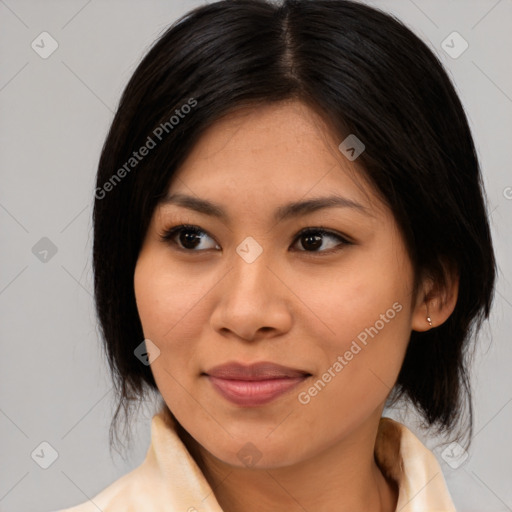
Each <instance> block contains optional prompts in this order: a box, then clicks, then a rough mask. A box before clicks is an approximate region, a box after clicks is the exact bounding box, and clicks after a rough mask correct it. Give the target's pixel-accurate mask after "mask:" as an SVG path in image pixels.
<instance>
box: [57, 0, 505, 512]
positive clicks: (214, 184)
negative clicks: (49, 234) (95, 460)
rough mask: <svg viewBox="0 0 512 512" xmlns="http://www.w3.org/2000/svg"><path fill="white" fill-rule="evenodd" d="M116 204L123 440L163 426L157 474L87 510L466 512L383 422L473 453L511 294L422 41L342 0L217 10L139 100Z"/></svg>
mask: <svg viewBox="0 0 512 512" xmlns="http://www.w3.org/2000/svg"><path fill="white" fill-rule="evenodd" d="M95 196H96V202H95V210H94V272H95V297H96V305H97V312H98V316H99V320H100V323H101V327H102V331H103V335H104V341H105V347H106V351H107V354H108V358H109V363H110V366H111V369H112V372H113V376H114V382H115V384H116V386H117V391H118V396H119V404H118V408H117V411H116V415H115V418H114V419H115V420H116V421H117V418H118V414H119V413H120V411H121V410H124V412H125V414H126V418H128V416H129V409H130V406H131V402H133V403H137V401H138V400H140V398H141V397H142V396H143V395H144V393H145V392H146V391H148V390H149V391H154V392H155V393H156V394H157V395H158V396H160V397H161V409H160V410H159V411H158V412H157V414H155V416H154V417H153V421H152V430H151V433H152V439H151V446H150V447H149V450H148V453H147V457H146V460H145V461H144V463H143V464H142V465H141V466H139V467H138V468H136V469H135V470H133V471H132V472H130V473H129V474H127V475H125V476H123V477H122V478H121V479H119V480H118V481H116V482H114V483H112V484H111V485H110V486H109V487H107V488H106V489H104V490H103V491H102V492H100V493H99V494H98V495H97V496H95V497H93V498H92V499H91V500H89V501H88V502H86V503H83V504H81V505H78V506H76V507H73V508H71V509H67V510H68V511H73V512H86V511H89V510H91V511H92V510H98V509H100V510H104V511H105V512H107V511H108V512H118V511H123V512H126V511H131V510H133V511H137V512H149V511H157V510H169V511H170V510H172V511H178V510H179V511H187V510H188V511H190V512H192V511H224V512H251V511H256V510H257V511H259V512H265V511H284V510H286V511H304V510H307V511H322V512H324V511H325V512H329V511H336V512H345V511H351V512H354V511H359V510H361V511H362V510H365V511H370V510H371V511H376V512H377V511H385V512H391V511H395V510H400V511H401V512H412V511H427V510H428V511H432V510H436V511H446V512H447V511H453V510H455V508H454V505H453V502H452V499H451V497H450V494H449V491H448V489H447V487H446V484H445V481H444V479H443V476H442V472H441V469H440V466H439V464H438V463H437V461H436V459H435V457H434V455H433V454H432V453H431V452H430V451H429V450H427V448H426V447H425V446H423V445H422V444H421V442H420V441H419V440H418V439H417V438H416V437H415V436H414V435H413V434H412V432H411V431H410V430H408V428H407V427H406V426H405V425H403V424H401V423H399V422H397V421H395V420H392V419H390V418H383V417H382V413H383V410H384V407H385V406H387V405H391V404H394V403H396V402H397V401H398V400H403V401H405V402H407V401H408V402H410V403H412V404H413V405H414V406H415V407H416V408H417V410H418V411H419V413H420V414H421V416H422V417H423V418H424V421H425V423H426V425H428V426H430V427H431V428H432V430H433V431H435V432H438V433H439V432H441V433H446V434H449V433H455V432H462V431H463V432H465V433H467V434H468V435H469V437H470V436H471V427H472V416H471V396H470V390H469V380H468V376H467V371H468V368H467V362H466V357H465V356H466V353H467V350H468V346H469V344H470V343H471V341H472V338H473V337H474V336H473V335H474V334H476V332H477V331H478V328H479V327H480V325H481V323H482V321H483V320H484V319H485V318H487V317H488V315H489V311H490V307H491V301H492V295H493V290H494V280H495V260H494V253H493V248H492V244H491V237H490V232H489V225H488V221H487V214H486V207H485V201H484V194H483V190H482V184H481V176H480V170H479V163H478V160H477V156H476V152H475V147H474V143H473V140H472V136H471V133H470V129H469V127H468V123H467V119H466V116H465V113H464V110H463V107H462V105H461V103H460V100H459V99H458V97H457V94H456V93H455V91H454V88H453V86H452V84H451V82H450V80H449V79H448V77H447V74H446V72H445V71H444V70H443V68H442V66H441V64H440V63H439V61H438V60H437V59H436V57H435V56H434V55H433V54H432V52H431V51H430V50H429V49H428V48H427V46H426V45H425V44H424V43H423V42H421V40H420V39H419V38H418V37H416V36H415V35H414V34H413V33H412V32H411V31H410V30H409V29H407V28H406V27H404V26H403V25H402V24H401V23H400V22H399V21H397V20H396V19H394V18H392V17H391V16H389V15H387V14H384V13H382V12H380V11H378V10H376V9H373V8H370V7H367V6H365V5H361V4H358V3H354V2H349V1H344V0H314V1H311V0H296V1H294V0H284V1H283V2H282V3H280V4H275V3H270V2H268V1H264V0H241V1H229V0H228V1H221V2H216V3H212V4H209V5H205V6H202V7H200V8H197V9H195V10H194V11H192V12H190V13H189V14H188V15H186V16H184V17H183V18H182V19H181V20H179V21H178V22H177V23H175V24H174V25H173V26H171V27H170V28H169V29H168V30H167V31H166V32H165V33H164V34H163V35H162V36H161V37H160V38H159V40H158V41H157V42H156V43H155V45H154V46H153V48H152V49H151V50H150V51H149V52H148V54H147V55H146V57H145V58H144V59H143V61H142V62H141V63H140V65H139V66H138V68H137V69H136V71H135V73H134V75H133V77H132V78H131V80H130V82H129V83H128V85H127V87H126V89H125V91H124V93H123V96H122V99H121V102H120V105H119V108H118V110H117V113H116V116H115V118H114V121H113V123H112V126H111V129H110V132H109V134H108V137H107V140H106V142H105V145H104V147H103V151H102V155H101V159H100V163H99V169H98V176H97V188H96V191H95ZM457 428H458V430H457ZM458 439H459V440H461V438H460V436H459V438H458Z"/></svg>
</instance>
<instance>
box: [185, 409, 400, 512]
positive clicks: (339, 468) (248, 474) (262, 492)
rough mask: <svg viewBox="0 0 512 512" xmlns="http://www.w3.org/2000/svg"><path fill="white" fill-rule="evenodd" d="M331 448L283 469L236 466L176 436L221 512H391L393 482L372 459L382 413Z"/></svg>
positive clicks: (187, 437) (394, 497) (189, 439)
mask: <svg viewBox="0 0 512 512" xmlns="http://www.w3.org/2000/svg"><path fill="white" fill-rule="evenodd" d="M376 419H377V422H375V418H373V419H372V421H369V422H368V424H367V425H364V426H362V427H358V429H357V432H354V433H352V434H351V435H350V436H349V437H345V438H343V439H342V440H341V441H339V442H338V443H337V444H336V445H335V446H330V447H329V448H328V449H326V450H324V451H323V452H321V453H319V454H317V455H316V456H315V457H313V458H311V459H308V460H306V461H300V462H299V463H297V464H294V465H291V466H286V467H272V468H263V469H261V468H260V469H258V468H244V467H234V466H231V465H228V464H226V463H224V462H223V461H221V460H219V459H217V458H216V457H214V456H213V455H211V454H210V453H209V452H208V451H207V450H205V449H204V448H203V447H202V446H200V445H199V444H198V443H197V442H196V441H195V440H194V439H193V438H192V437H191V436H190V435H188V433H186V432H185V431H184V430H182V429H181V433H180V436H181V437H182V440H183V442H184V443H185V445H186V446H187V448H188V449H189V451H190V453H191V454H192V456H193V457H194V459H195V460H196V462H197V463H198V465H199V467H200V468H201V470H202V472H203V474H204V475H205V478H206V480H207V481H208V483H209V484H210V486H211V488H212V489H213V490H214V493H215V496H216V498H217V501H218V502H219V504H220V506H221V507H222V510H223V511H224V512H270V511H275V510H287V511H289V512H304V511H305V510H319V505H320V502H321V510H322V512H353V511H354V510H369V511H372V512H394V511H395V509H396V503H397V499H398V489H397V486H396V483H395V482H393V481H391V480H389V479H386V477H385V476H384V475H383V474H382V472H381V470H380V469H379V467H378V465H377V462H376V460H375V457H374V446H375V438H376V435H377V429H378V420H379V419H380V415H379V416H378V417H377V418H376Z"/></svg>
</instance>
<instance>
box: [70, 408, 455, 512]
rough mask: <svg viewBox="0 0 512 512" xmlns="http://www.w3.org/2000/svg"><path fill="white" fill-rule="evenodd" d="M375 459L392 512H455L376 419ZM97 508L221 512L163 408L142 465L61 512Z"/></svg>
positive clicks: (433, 473)
mask: <svg viewBox="0 0 512 512" xmlns="http://www.w3.org/2000/svg"><path fill="white" fill-rule="evenodd" d="M375 459H376V462H377V464H378V465H379V467H380V469H381V471H382V472H383V473H384V474H385V475H386V476H387V477H389V478H391V479H393V480H394V481H395V482H397V484H398V489H399V496H398V502H397V507H396V512H425V511H427V510H428V511H429V512H456V510H455V507H454V505H453V502H452V500H451V497H450V494H449V491H448V489H447V486H446V483H445V480H444V477H443V474H442V471H441V468H440V466H439V463H438V462H437V459H436V458H435V456H434V454H433V453H432V452H431V451H430V450H428V449H427V448H426V447H425V446H424V445H423V444H422V443H421V441H420V440H419V439H418V438H417V437H416V436H415V435H414V434H413V433H412V432H411V431H410V430H409V429H408V428H407V427H405V426H404V425H402V424H401V423H399V422H397V421H395V420H392V419H391V418H385V417H384V418H381V420H380V422H379V428H378V433H377V438H376V443H375ZM98 507H99V508H100V509H101V510H109V512H154V511H155V510H180V511H183V512H223V511H222V509H221V507H220V505H219V503H218V502H217V499H216V498H215V495H214V493H213V491H212V488H211V487H210V485H209V483H208V482H207V480H206V478H205V477H204V475H203V473H202V472H201V470H200V468H199V466H198V465H197V464H196V462H195V460H194V459H193V457H192V455H191V454H190V452H189V451H188V450H187V448H186V446H185V445H184V444H183V442H182V441H181V439H180V437H179V436H178V433H177V431H176V423H175V420H174V419H173V418H172V416H171V415H170V414H169V412H168V409H167V406H165V405H164V406H163V407H162V409H161V410H160V411H159V412H158V413H157V414H155V415H154V416H153V418H152V420H151V443H150V446H149V449H148V451H147V454H146V458H145V459H144V461H143V463H142V464H141V465H140V466H138V467H137V468H135V469H134V470H133V471H131V472H130V473H128V474H126V475H124V476H122V477H121V478H120V479H119V480H116V481H115V482H114V483H113V484H111V485H110V486H109V487H107V488H106V489H104V490H103V491H102V492H100V493H99V494H98V495H96V496H95V497H94V498H93V499H92V500H90V501H88V502H87V503H85V504H84V505H82V506H77V507H75V508H72V509H69V510H68V511H64V510H63V511H61V512H89V511H91V512H92V511H94V512H97V510H98Z"/></svg>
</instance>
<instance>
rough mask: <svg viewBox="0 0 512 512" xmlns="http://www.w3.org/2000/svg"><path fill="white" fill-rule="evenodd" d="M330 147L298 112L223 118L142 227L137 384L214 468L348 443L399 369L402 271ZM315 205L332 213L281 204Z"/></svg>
mask: <svg viewBox="0 0 512 512" xmlns="http://www.w3.org/2000/svg"><path fill="white" fill-rule="evenodd" d="M340 142H341V140H337V138H336V137H335V136H333V135H332V134H331V132H330V131H329V130H328V128H327V126H326V125H324V124H323V122H322V119H321V118H320V117H319V116H318V115H317V114H315V113H314V112H313V111H312V110H310V109H309V108H308V107H306V106H305V105H303V104H301V103H298V102H288V103H282V104H279V105H272V106H264V107H258V108H257V109H254V110H245V111H241V112H238V113H236V114H234V115H230V116H227V117H225V118H223V119H222V120H221V121H218V122H217V124H215V125H214V126H213V127H211V128H210V130H209V131H208V132H206V133H205V134H204V136H203V137H202V139H201V140H200V141H199V143H198V144H197V145H196V146H195V148H194V150H193V152H192V153H191V154H190V156H189V158H188V159H187V160H186V162H185V163H184V164H183V165H182V167H181V168H180V169H179V172H177V174H175V175H174V177H173V181H172V184H171V186H170V188H169V190H168V197H170V196H174V197H175V199H174V200H172V199H168V200H167V201H166V202H162V203H161V204H159V205H158V207H157V208H156V210H155V212H154V215H153V218H152V220H151V224H150V226H149V228H148V232H147V235H146V238H145V240H144V244H143V247H142V250H141V252H140V255H139V259H138V262H137V265H136V269H135V275H134V286H135V295H136V300H137V307H138V311H139V315H140V319H141V322H142V326H143V330H144V336H145V338H146V339H149V340H151V342H152V343H153V344H154V345H156V346H157V347H158V349H159V351H160V352H159V355H158V357H156V358H155V359H154V360H153V361H152V362H151V370H152V373H153V375H154V378H155V381H156V383H157V386H158V388H159V390H160V392H161V394H162V396H163V398H164V400H165V402H166V403H167V405H168V407H169V409H170V410H171V411H172V413H173V414H174V416H175V417H176V419H177V420H178V421H179V422H180V423H181V425H182V426H183V427H184V429H185V430H187V431H188V432H189V433H190V434H191V436H192V437H193V438H194V439H195V440H196V441H197V443H198V444H199V445H200V446H201V447H202V448H203V449H204V450H207V451H208V452H209V453H210V454H213V455H214V456H215V457H216V458H218V459H220V460H221V461H224V462H226V463H228V464H231V465H234V466H239V467H241V466H243V465H244V464H247V461H246V457H247V456H253V458H254V457H256V458H258V459H259V461H258V466H259V467H278V466H286V465H291V464H295V463H299V462H300V461H304V460H306V459H309V458H311V457H314V456H315V455H317V454H319V453H321V452H323V451H325V450H327V449H329V448H332V447H334V446H335V445H336V444H337V443H340V442H343V440H346V439H349V438H350V436H353V435H354V434H355V433H356V432H357V431H362V429H363V427H364V426H365V425H368V423H369V422H373V424H375V422H376V421H378V418H379V417H380V414H381V412H382V408H383V405H384V403H385V400H386V397H387V395H388V394H389V392H390V390H391V388H392V387H393V384H394V382H395V380H396V378H397V375H398V372H399V370H400V367H401V364H402V361H403V358H404V354H405V349H406V347H407V343H408V340H409V336H410V333H411V325H412V321H413V316H414V311H413V308H412V302H413V300H412V285H413V269H412V266H411V263H410V260H409V258H408V255H407V252H406V249H405V246H404V242H403V239H402V237H401V234H400V232H399V230H398V227H397V225H396V222H395V220H394V218H393V215H392V214H391V212H390V211H389V210H388V209H387V208H386V207H385V206H384V204H383V203H381V202H380V201H379V199H378V198H377V196H376V195H375V194H374V192H373V191H372V189H371V187H370V186H369V185H368V184H367V183H365V182H364V180H363V179H362V174H361V171H360V169H358V168H357V159H356V160H355V161H353V162H351V161H349V160H348V159H346V158H345V157H344V155H343V154H342V153H341V152H340V151H339V150H338V145H339V144H340ZM178 194H179V195H186V196H189V197H191V198H192V199H193V200H194V201H197V200H201V201H208V202H210V203H214V204H215V206H216V208H210V209H209V210H208V209H206V208H202V209H200V208H196V207H195V206H197V203H196V205H195V206H194V204H193V203H192V202H191V201H188V203H187V202H186V201H185V202H184V201H181V202H180V201H178V200H177V199H176V196H177V195H178ZM328 197H331V198H338V199H339V201H338V202H335V201H332V202H331V206H325V204H324V205H323V206H322V205H321V204H319V203H321V201H319V202H318V203H316V206H317V207H318V208H314V207H312V205H314V203H310V207H307V205H306V206H304V205H303V207H296V208H288V209H287V208H286V205H288V204H289V203H299V204H300V203H306V202H308V201H311V200H313V199H315V200H317V199H323V198H328ZM179 203H180V204H179ZM199 210H202V211H199ZM219 212H221V213H219ZM214 213H215V214H214ZM217 214H218V215H217ZM183 225H188V226H189V227H181V228H180V226H183ZM190 226H192V228H191V227H190ZM256 363H258V364H259V363H262V364H260V365H258V364H256ZM253 364H255V365H256V366H251V365H253ZM226 365H227V366H226ZM319 434H320V435H319Z"/></svg>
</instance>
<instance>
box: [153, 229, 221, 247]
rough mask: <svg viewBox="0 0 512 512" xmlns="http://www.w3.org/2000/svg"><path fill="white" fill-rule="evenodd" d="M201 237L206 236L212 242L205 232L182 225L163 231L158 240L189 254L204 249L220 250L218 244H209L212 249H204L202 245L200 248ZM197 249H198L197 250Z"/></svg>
mask: <svg viewBox="0 0 512 512" xmlns="http://www.w3.org/2000/svg"><path fill="white" fill-rule="evenodd" d="M202 235H206V236H207V237H208V238H210V239H211V240H213V238H211V237H210V236H209V235H208V233H206V231H203V230H202V229H200V228H198V227H197V226H189V225H188V224H183V225H180V226H175V227H173V228H170V229H168V230H166V231H164V233H162V234H161V235H160V238H161V240H162V241H164V242H168V243H171V244H173V245H177V246H178V248H179V249H183V250H185V251H189V252H198V251H199V250H206V249H220V247H219V244H211V245H213V246H212V247H205V246H204V244H203V246H202V247H201V244H202V238H203V237H202ZM176 238H177V239H178V242H176V241H175V239H176ZM198 247H199V249H197V248H198Z"/></svg>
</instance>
